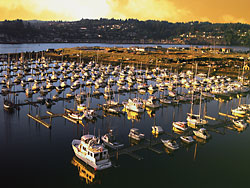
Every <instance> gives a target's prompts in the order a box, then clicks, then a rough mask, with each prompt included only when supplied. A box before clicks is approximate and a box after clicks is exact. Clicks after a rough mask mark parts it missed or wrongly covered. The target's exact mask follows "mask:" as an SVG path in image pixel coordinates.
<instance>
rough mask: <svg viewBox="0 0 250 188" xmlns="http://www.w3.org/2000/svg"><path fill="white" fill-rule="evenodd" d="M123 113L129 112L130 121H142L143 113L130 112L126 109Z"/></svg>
mask: <svg viewBox="0 0 250 188" xmlns="http://www.w3.org/2000/svg"><path fill="white" fill-rule="evenodd" d="M122 111H123V112H127V118H128V120H136V121H140V120H141V113H138V112H134V111H130V110H127V109H125V108H124V109H123V110H122Z"/></svg>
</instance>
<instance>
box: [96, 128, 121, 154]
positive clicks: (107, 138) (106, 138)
mask: <svg viewBox="0 0 250 188" xmlns="http://www.w3.org/2000/svg"><path fill="white" fill-rule="evenodd" d="M101 140H102V142H103V144H104V145H105V146H108V147H110V148H112V149H118V148H121V147H123V146H124V144H120V143H119V142H117V141H116V139H115V136H114V135H113V130H112V129H111V130H109V132H108V133H107V134H105V135H103V136H102V137H101Z"/></svg>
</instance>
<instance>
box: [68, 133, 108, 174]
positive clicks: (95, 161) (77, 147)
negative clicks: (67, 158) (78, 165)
mask: <svg viewBox="0 0 250 188" xmlns="http://www.w3.org/2000/svg"><path fill="white" fill-rule="evenodd" d="M72 148H73V150H74V152H75V155H76V156H77V157H78V158H79V159H81V160H82V161H84V162H85V163H87V164H88V165H90V166H91V167H93V168H94V169H95V170H104V169H106V168H110V167H111V166H112V164H111V161H110V159H109V155H108V150H107V149H105V148H104V147H103V145H102V144H100V143H99V141H98V139H97V138H96V137H95V136H93V135H84V136H82V137H81V140H76V139H74V140H73V141H72Z"/></svg>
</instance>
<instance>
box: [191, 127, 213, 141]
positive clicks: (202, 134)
mask: <svg viewBox="0 0 250 188" xmlns="http://www.w3.org/2000/svg"><path fill="white" fill-rule="evenodd" d="M193 133H194V134H195V136H197V137H199V138H202V139H205V140H206V139H208V138H210V134H208V132H207V130H206V129H205V128H200V129H199V130H193Z"/></svg>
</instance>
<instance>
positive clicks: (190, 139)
mask: <svg viewBox="0 0 250 188" xmlns="http://www.w3.org/2000/svg"><path fill="white" fill-rule="evenodd" d="M180 138H181V140H182V141H183V142H185V143H187V144H191V143H193V142H194V139H193V138H192V136H180Z"/></svg>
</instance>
